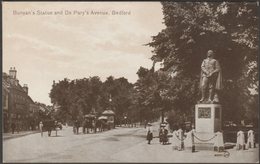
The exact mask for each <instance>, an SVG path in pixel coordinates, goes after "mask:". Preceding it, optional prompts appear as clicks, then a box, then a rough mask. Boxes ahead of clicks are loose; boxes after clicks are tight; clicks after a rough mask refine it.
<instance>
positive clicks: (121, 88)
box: [50, 76, 136, 121]
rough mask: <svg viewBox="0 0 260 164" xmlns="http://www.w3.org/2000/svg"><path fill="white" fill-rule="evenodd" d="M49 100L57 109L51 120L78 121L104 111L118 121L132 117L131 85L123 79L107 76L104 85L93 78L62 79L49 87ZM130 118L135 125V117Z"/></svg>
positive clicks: (132, 97) (133, 111) (132, 93)
mask: <svg viewBox="0 0 260 164" xmlns="http://www.w3.org/2000/svg"><path fill="white" fill-rule="evenodd" d="M50 97H51V101H52V103H53V104H58V105H59V108H58V109H57V110H56V112H55V118H56V119H59V120H61V121H68V120H75V119H79V120H81V119H82V118H83V116H84V115H86V114H89V113H96V114H101V113H102V112H103V111H104V110H106V109H112V110H114V112H115V113H116V114H117V118H118V119H122V118H123V117H125V116H129V117H131V115H133V114H134V113H135V108H133V106H134V104H133V103H134V100H133V99H134V89H133V84H131V83H129V82H128V80H127V79H125V78H118V79H115V78H114V77H112V76H110V77H108V78H107V80H106V81H105V82H102V81H101V80H100V78H99V77H97V76H94V77H89V78H83V79H76V80H69V79H66V78H65V79H64V80H62V81H59V82H58V83H55V82H54V83H53V86H52V90H51V92H50ZM131 118H132V121H136V118H135V117H131Z"/></svg>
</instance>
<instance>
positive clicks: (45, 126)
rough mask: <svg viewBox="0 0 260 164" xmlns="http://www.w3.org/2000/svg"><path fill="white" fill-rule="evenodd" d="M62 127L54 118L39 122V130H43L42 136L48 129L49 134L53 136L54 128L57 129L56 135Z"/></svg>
mask: <svg viewBox="0 0 260 164" xmlns="http://www.w3.org/2000/svg"><path fill="white" fill-rule="evenodd" d="M58 129H60V125H59V123H58V122H57V121H54V120H46V121H44V122H42V121H40V123H39V130H40V132H41V136H42V137H43V132H44V131H47V132H48V136H49V137H50V136H51V132H52V130H55V131H56V136H57V131H58Z"/></svg>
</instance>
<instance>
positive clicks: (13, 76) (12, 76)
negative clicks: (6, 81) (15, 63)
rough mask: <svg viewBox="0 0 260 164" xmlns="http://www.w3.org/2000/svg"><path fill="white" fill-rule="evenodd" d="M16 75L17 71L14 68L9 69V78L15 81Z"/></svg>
mask: <svg viewBox="0 0 260 164" xmlns="http://www.w3.org/2000/svg"><path fill="white" fill-rule="evenodd" d="M16 74H17V71H16V70H15V67H14V68H12V67H11V68H10V70H9V76H10V77H11V78H12V79H16Z"/></svg>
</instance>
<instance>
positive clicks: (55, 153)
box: [3, 127, 258, 163]
mask: <svg viewBox="0 0 260 164" xmlns="http://www.w3.org/2000/svg"><path fill="white" fill-rule="evenodd" d="M153 130H154V132H156V128H154V129H153ZM145 134H146V130H145V129H144V128H116V129H114V130H110V131H106V132H102V133H96V134H79V135H74V134H73V133H72V128H71V127H69V128H64V129H63V130H61V131H59V132H58V137H56V136H55V132H53V133H52V136H53V137H47V133H46V132H45V134H44V137H41V135H40V133H35V134H30V135H26V136H23V137H19V138H13V139H8V140H4V142H3V149H4V152H3V161H4V162H244V163H252V162H257V161H258V148H256V149H251V150H245V151H236V150H235V149H229V150H228V151H229V152H230V154H231V155H230V157H229V158H225V157H223V156H218V157H215V156H214V152H211V151H199V152H196V153H191V152H186V151H176V150H173V149H172V146H171V145H164V146H163V145H160V144H159V143H158V138H154V139H153V141H152V144H151V145H148V144H147V143H146V140H145ZM154 135H155V136H156V135H157V132H156V133H154Z"/></svg>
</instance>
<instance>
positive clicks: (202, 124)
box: [194, 104, 222, 150]
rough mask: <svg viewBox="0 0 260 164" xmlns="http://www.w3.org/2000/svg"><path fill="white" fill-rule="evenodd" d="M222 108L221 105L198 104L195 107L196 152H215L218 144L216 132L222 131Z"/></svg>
mask: <svg viewBox="0 0 260 164" xmlns="http://www.w3.org/2000/svg"><path fill="white" fill-rule="evenodd" d="M221 116H222V107H221V105H220V104H197V105H196V106H195V133H194V135H195V137H194V143H195V147H196V150H214V145H215V144H216V142H218V140H219V139H218V137H217V134H216V132H218V131H221V129H222V128H221V127H222V126H221V124H222V117H221Z"/></svg>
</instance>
